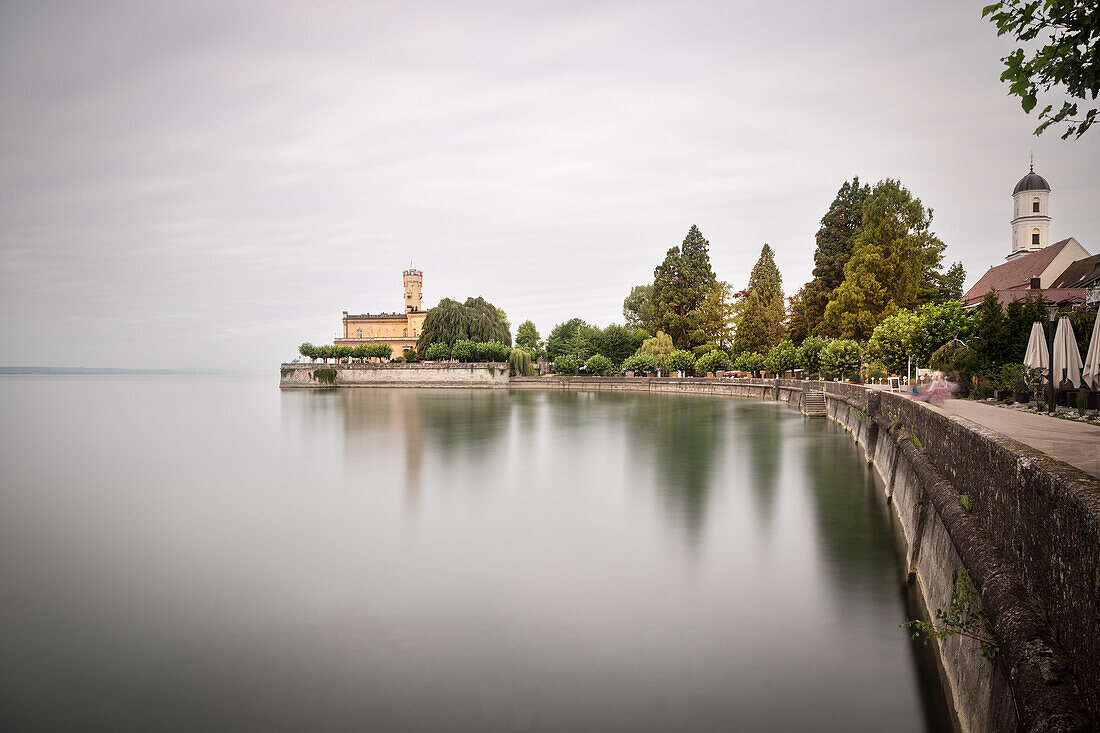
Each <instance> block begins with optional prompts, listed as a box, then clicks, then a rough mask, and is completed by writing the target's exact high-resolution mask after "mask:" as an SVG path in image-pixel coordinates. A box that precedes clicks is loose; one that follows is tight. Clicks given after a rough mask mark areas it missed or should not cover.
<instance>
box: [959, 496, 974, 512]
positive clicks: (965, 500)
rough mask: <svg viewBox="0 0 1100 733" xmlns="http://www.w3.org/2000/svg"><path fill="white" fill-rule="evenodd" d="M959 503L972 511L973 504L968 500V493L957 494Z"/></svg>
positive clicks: (968, 510)
mask: <svg viewBox="0 0 1100 733" xmlns="http://www.w3.org/2000/svg"><path fill="white" fill-rule="evenodd" d="M959 503H960V504H962V508H963V509H965V510H966V511H967V512H972V511H974V504H973V503H972V502H971V501H970V494H959Z"/></svg>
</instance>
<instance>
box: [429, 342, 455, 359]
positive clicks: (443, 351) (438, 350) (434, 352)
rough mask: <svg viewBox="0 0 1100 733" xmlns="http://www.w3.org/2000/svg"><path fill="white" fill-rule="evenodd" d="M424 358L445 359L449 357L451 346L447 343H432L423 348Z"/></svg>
mask: <svg viewBox="0 0 1100 733" xmlns="http://www.w3.org/2000/svg"><path fill="white" fill-rule="evenodd" d="M424 358H425V359H426V360H428V361H447V360H448V359H450V358H451V347H450V346H447V344H439V343H435V344H432V345H431V346H429V347H428V348H427V349H425V350H424Z"/></svg>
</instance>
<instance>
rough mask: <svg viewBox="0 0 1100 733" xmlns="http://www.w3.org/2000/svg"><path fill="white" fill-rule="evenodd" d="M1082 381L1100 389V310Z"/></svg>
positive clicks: (1093, 327) (1093, 328)
mask: <svg viewBox="0 0 1100 733" xmlns="http://www.w3.org/2000/svg"><path fill="white" fill-rule="evenodd" d="M1081 380H1082V381H1083V382H1084V383H1085V384H1087V385H1088V386H1089V387H1090V388H1092V389H1100V310H1098V311H1096V323H1095V324H1093V326H1092V340H1090V341H1089V353H1088V355H1087V356H1086V357H1085V371H1084V373H1083V374H1082V375H1081Z"/></svg>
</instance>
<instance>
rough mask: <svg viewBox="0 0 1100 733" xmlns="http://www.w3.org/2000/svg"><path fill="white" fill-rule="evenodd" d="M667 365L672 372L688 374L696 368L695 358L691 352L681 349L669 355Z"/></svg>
mask: <svg viewBox="0 0 1100 733" xmlns="http://www.w3.org/2000/svg"><path fill="white" fill-rule="evenodd" d="M665 365H666V366H667V367H668V370H669V371H670V372H686V371H688V370H689V369H693V368H695V357H694V356H693V355H692V353H691V352H690V351H684V350H683V349H680V350H677V351H673V352H672V353H671V354H669V355H668V359H666V360H665Z"/></svg>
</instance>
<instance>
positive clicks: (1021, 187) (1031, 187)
mask: <svg viewBox="0 0 1100 733" xmlns="http://www.w3.org/2000/svg"><path fill="white" fill-rule="evenodd" d="M1049 190H1050V184H1049V183H1047V179H1045V178H1043V177H1042V176H1040V175H1039V174H1038V173H1036V172H1035V171H1030V172H1028V174H1027V175H1026V176H1024V177H1023V178H1021V179H1020V182H1019V183H1017V184H1016V188H1014V189H1013V190H1012V195H1013V196H1015V195H1016V194H1018V193H1020V192H1021V191H1049Z"/></svg>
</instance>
